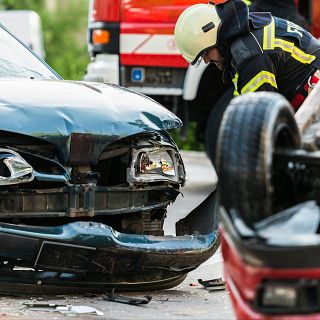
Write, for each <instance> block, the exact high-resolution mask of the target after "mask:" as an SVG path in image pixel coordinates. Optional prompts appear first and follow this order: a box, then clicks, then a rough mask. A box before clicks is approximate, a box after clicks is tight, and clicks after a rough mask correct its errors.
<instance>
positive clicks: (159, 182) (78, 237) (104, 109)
mask: <svg viewBox="0 0 320 320" xmlns="http://www.w3.org/2000/svg"><path fill="white" fill-rule="evenodd" d="M0 39H1V41H0V42H1V53H0V86H1V90H0V92H1V93H0V117H1V118H2V119H3V121H2V125H1V128H0V263H1V266H0V292H20V291H23V290H24V288H25V286H26V285H28V288H32V289H31V290H32V292H34V293H57V292H61V293H68V292H79V291H86V292H88V291H90V292H93V291H95V292H96V291H105V290H106V289H108V288H116V290H144V289H152V290H154V289H161V288H169V287H173V286H175V285H177V284H179V283H180V282H182V281H183V279H184V278H185V277H186V275H187V273H188V272H189V271H191V270H193V269H195V268H196V267H197V266H199V265H200V264H201V263H202V262H204V261H205V260H207V259H208V258H209V257H210V256H211V255H213V254H214V252H215V251H216V249H217V247H218V245H219V235H218V232H217V224H216V218H215V212H216V206H215V194H214V193H212V194H211V195H210V196H209V197H208V198H207V199H206V200H205V201H204V202H203V203H202V204H201V205H200V206H199V207H198V208H196V209H194V210H193V211H192V212H191V213H190V214H189V215H186V218H185V219H184V220H181V221H179V223H178V228H177V236H176V237H174V236H165V235H164V232H163V222H164V219H165V217H166V209H167V206H168V205H169V204H171V203H173V202H174V201H175V199H176V197H177V195H178V194H179V193H180V191H179V189H180V187H181V186H183V185H184V183H185V180H186V174H185V169H184V165H183V161H182V159H181V155H180V153H179V151H178V149H177V146H176V144H175V143H174V141H173V140H172V138H171V137H170V135H169V133H168V132H167V130H170V129H173V128H178V127H180V126H181V125H182V124H181V121H180V120H179V119H178V118H177V117H176V116H175V115H174V114H172V113H171V112H170V111H168V110H167V109H165V108H164V107H162V106H161V105H159V104H158V103H156V102H155V101H153V100H151V99H149V98H147V97H146V96H143V95H141V94H137V93H134V92H132V91H129V90H126V89H125V88H121V87H119V86H115V85H111V84H101V83H86V82H77V81H65V80H62V79H61V77H60V76H59V75H58V74H57V73H56V72H55V71H53V70H52V69H51V68H50V67H49V66H47V65H46V64H45V63H44V62H43V61H41V60H40V59H38V58H37V57H36V56H35V55H34V54H33V53H32V52H31V51H29V50H28V49H27V48H26V47H24V45H22V44H21V43H20V42H19V41H18V40H17V39H15V38H14V37H13V36H12V35H11V34H9V33H8V32H7V31H6V30H4V29H3V28H0Z"/></svg>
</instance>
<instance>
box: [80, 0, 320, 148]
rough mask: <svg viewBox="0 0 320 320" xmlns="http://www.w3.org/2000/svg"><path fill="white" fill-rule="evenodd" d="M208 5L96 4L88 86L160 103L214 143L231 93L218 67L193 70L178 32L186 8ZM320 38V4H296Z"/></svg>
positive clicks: (166, 1)
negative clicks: (107, 85)
mask: <svg viewBox="0 0 320 320" xmlns="http://www.w3.org/2000/svg"><path fill="white" fill-rule="evenodd" d="M199 2H203V3H207V2H208V0H91V1H90V12H89V32H88V44H89V53H90V56H91V57H92V62H91V63H90V64H89V65H88V68H87V74H86V75H85V80H88V81H99V82H113V83H116V84H120V85H122V86H124V87H127V88H130V89H133V90H136V91H139V92H141V93H144V94H146V95H149V96H151V97H152V98H154V99H156V100H158V101H159V102H160V103H162V104H163V105H164V106H166V107H168V108H169V109H171V110H172V111H173V112H175V113H176V114H177V115H178V116H180V117H181V119H182V120H183V122H184V125H185V126H186V125H187V124H188V123H189V122H190V121H194V122H196V123H197V138H198V141H199V142H204V141H205V140H206V145H207V146H209V148H208V149H209V150H210V145H211V143H212V140H211V139H212V137H214V136H215V135H216V133H217V128H218V123H219V122H220V118H221V115H222V112H223V110H224V109H225V105H226V103H228V102H229V99H230V98H229V97H230V96H231V95H232V91H231V89H229V90H228V86H230V85H225V84H223V83H222V81H221V73H220V71H219V70H218V69H217V68H216V67H215V66H214V65H205V64H204V63H201V64H200V65H199V66H198V67H193V66H189V65H188V64H187V63H186V61H185V60H184V59H183V58H182V56H181V55H180V54H179V51H178V49H177V47H176V44H175V41H174V37H173V30H174V26H175V23H176V21H177V18H178V16H179V15H180V13H181V12H182V10H184V9H185V8H186V7H188V6H190V5H192V4H195V3H199ZM296 2H297V6H298V9H299V11H300V12H301V13H302V14H303V15H304V16H306V18H307V20H308V21H309V23H310V25H311V26H312V32H313V33H314V34H316V35H318V36H320V18H319V17H320V3H319V0H300V1H298V0H297V1H296Z"/></svg>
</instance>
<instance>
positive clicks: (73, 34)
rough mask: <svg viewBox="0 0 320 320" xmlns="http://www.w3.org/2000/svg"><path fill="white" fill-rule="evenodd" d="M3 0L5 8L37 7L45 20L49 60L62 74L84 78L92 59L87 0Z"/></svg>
mask: <svg viewBox="0 0 320 320" xmlns="http://www.w3.org/2000/svg"><path fill="white" fill-rule="evenodd" d="M52 1H55V8H54V9H51V10H50V8H49V7H48V5H47V4H48V2H47V1H45V0H0V9H2V10H5V9H7V10H34V11H36V12H37V13H38V14H39V15H40V17H41V20H42V26H43V30H44V42H45V50H46V61H47V62H48V64H49V65H51V66H52V67H53V68H54V69H55V70H56V71H57V72H58V73H59V74H60V75H61V76H62V77H63V78H65V79H73V80H81V79H82V77H83V75H84V73H85V70H86V66H87V64H88V63H89V55H88V52H87V43H86V35H87V17H88V1H87V0H68V1H64V0H50V2H52Z"/></svg>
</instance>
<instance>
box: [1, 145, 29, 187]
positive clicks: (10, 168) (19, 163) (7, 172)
mask: <svg viewBox="0 0 320 320" xmlns="http://www.w3.org/2000/svg"><path fill="white" fill-rule="evenodd" d="M33 178H34V176H33V168H32V167H31V165H30V164H29V163H28V162H27V161H26V160H24V159H23V158H22V157H21V156H20V155H19V154H18V153H16V152H14V151H12V150H9V149H0V185H10V184H18V183H26V182H30V181H32V180H33Z"/></svg>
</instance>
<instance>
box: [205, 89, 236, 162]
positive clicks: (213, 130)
mask: <svg viewBox="0 0 320 320" xmlns="http://www.w3.org/2000/svg"><path fill="white" fill-rule="evenodd" d="M233 91H234V88H233V87H232V88H228V89H227V90H226V91H225V92H224V93H223V94H222V95H221V96H220V97H219V99H218V101H217V102H216V103H215V105H214V107H213V108H212V110H211V112H210V115H209V118H208V121H207V126H206V135H205V149H206V153H207V155H208V157H209V159H210V160H211V161H212V163H213V164H214V160H215V155H216V145H217V139H218V132H219V128H220V123H221V120H222V116H223V113H224V111H225V110H226V108H227V106H228V104H229V103H230V100H231V99H232V98H233Z"/></svg>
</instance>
